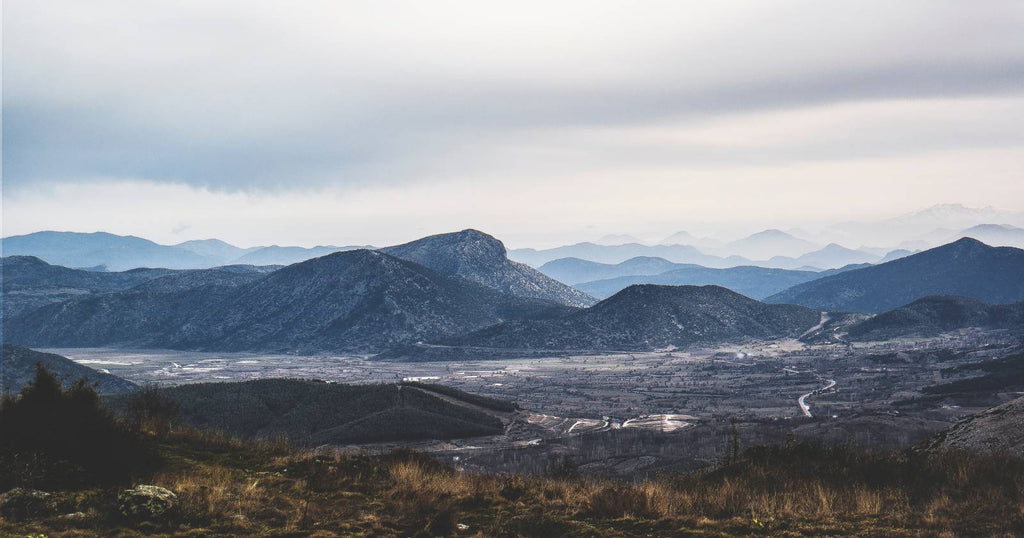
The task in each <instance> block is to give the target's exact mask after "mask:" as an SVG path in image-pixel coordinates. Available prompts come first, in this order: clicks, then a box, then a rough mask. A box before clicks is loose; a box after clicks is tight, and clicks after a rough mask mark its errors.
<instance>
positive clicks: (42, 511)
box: [0, 488, 54, 520]
mask: <svg viewBox="0 0 1024 538" xmlns="http://www.w3.org/2000/svg"><path fill="white" fill-rule="evenodd" d="M53 511H54V502H53V499H52V495H50V494H49V493H47V492H45V491H39V490H35V489H23V488H14V489H12V490H10V491H8V492H7V493H4V494H3V495H0V516H3V517H5V518H7V519H11V520H21V519H29V518H37V517H46V516H48V515H51V514H52V513H53Z"/></svg>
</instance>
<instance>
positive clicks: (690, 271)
mask: <svg viewBox="0 0 1024 538" xmlns="http://www.w3.org/2000/svg"><path fill="white" fill-rule="evenodd" d="M817 278H821V273H816V272H813V271H789V270H786V269H767V268H764V267H749V266H747V267H730V268H729V269H709V268H707V267H700V266H689V267H682V268H679V269H673V270H671V271H666V272H664V273H661V274H657V275H652V276H622V277H618V278H611V279H606V280H595V281H593V282H584V283H581V284H576V287H577V288H579V289H581V290H583V291H585V292H587V293H588V294H590V295H593V296H594V297H598V298H602V299H603V298H607V297H611V296H612V295H614V294H616V293H618V292H619V291H621V290H623V289H625V288H627V287H629V286H632V285H634V284H662V285H669V286H683V285H697V286H703V285H707V284H713V285H717V286H722V287H725V288H729V289H730V290H733V291H735V292H737V293H742V294H743V295H746V296H747V297H750V298H753V299H763V298H765V297H768V296H769V295H773V294H776V293H779V292H780V291H782V290H785V289H787V288H790V287H792V286H795V285H797V284H801V283H804V282H808V281H810V280H814V279H817Z"/></svg>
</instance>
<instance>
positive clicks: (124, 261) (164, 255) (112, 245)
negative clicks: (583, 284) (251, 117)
mask: <svg viewBox="0 0 1024 538" xmlns="http://www.w3.org/2000/svg"><path fill="white" fill-rule="evenodd" d="M1022 226H1024V214H1018V213H1012V212H1005V211H998V210H995V209H992V208H982V209H972V208H967V207H964V206H962V205H958V204H948V205H939V206H933V207H931V208H928V209H925V210H922V211H919V212H916V213H912V214H908V215H903V216H900V217H896V218H893V219H888V220H885V221H878V222H852V223H838V224H833V225H830V226H827V227H825V228H822V229H820V230H818V231H816V232H807V231H805V230H797V229H788V230H779V229H767V230H763V231H760V232H756V233H752V234H749V235H745V236H742V237H735V236H733V237H728V236H723V237H705V236H701V235H699V234H693V233H690V232H687V231H678V232H676V233H673V234H672V235H670V236H668V237H664V238H663V239H661V240H659V241H657V244H655V243H653V242H652V243H645V242H644V241H642V240H641V239H639V238H638V237H637V236H636V235H629V234H624V233H613V234H608V235H605V236H603V237H601V238H600V239H598V240H597V241H596V242H593V243H587V242H583V243H577V244H573V245H566V246H561V247H555V248H545V249H532V248H516V249H511V250H509V251H508V257H509V258H511V259H512V260H514V261H518V262H522V263H526V264H528V265H531V266H533V267H540V266H541V265H544V264H545V263H547V262H550V261H553V260H556V259H560V258H567V257H574V258H580V259H585V260H589V261H595V262H600V263H611V264H616V263H621V262H623V261H626V260H628V259H630V258H634V257H638V256H640V257H661V258H664V259H665V260H667V261H669V262H673V263H690V264H698V265H702V266H705V267H711V268H728V267H737V266H742V265H756V266H759V267H768V268H778V269H799V270H824V269H837V268H840V267H844V266H847V265H850V264H859V263H880V262H884V261H890V260H892V259H895V258H896V257H898V256H902V255H906V254H909V253H912V252H915V251H920V250H926V249H928V248H932V247H935V246H939V245H942V244H946V243H949V242H952V241H955V240H956V239H960V238H962V237H974V238H976V239H979V240H981V241H983V242H985V243H987V244H990V245H993V246H1015V247H1018V248H1020V247H1024V228H1022ZM2 247H3V254H4V255H5V256H10V255H30V256H36V257H38V258H40V259H42V260H44V261H46V262H49V263H52V264H56V265H61V266H64V267H71V268H94V269H99V270H107V271H122V270H127V269H133V268H138V267H151V268H156V267H159V268H167V269H198V268H210V267H215V266H219V265H229V264H242V265H290V264H292V263H297V262H300V261H305V260H307V259H311V258H315V257H318V256H323V255H326V254H330V253H332V252H340V251H345V250H354V249H358V248H367V249H372V248H374V247H371V246H334V245H322V246H316V247H299V246H287V245H283V246H282V245H272V246H262V247H251V248H240V247H237V246H234V245H231V244H229V243H227V242H225V241H222V240H219V239H201V240H190V241H185V242H182V243H178V244H175V245H159V244H157V243H154V242H152V241H149V240H147V239H142V238H139V237H132V236H117V235H113V234H109V233H103V232H97V233H75V232H54V231H44V232H36V233H31V234H27V235H21V236H12V237H7V238H5V239H3V240H2ZM618 276H625V275H618Z"/></svg>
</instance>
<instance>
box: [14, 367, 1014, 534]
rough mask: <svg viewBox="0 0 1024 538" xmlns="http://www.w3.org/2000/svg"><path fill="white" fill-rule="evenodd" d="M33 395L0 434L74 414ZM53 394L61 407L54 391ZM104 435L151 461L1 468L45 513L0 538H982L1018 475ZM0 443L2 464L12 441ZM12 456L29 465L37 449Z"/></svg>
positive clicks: (753, 456) (802, 456)
mask: <svg viewBox="0 0 1024 538" xmlns="http://www.w3.org/2000/svg"><path fill="white" fill-rule="evenodd" d="M39 384H40V383H39V382H37V383H36V384H35V385H33V387H35V388H30V389H27V390H26V393H23V395H22V396H21V397H20V398H18V399H8V400H5V401H4V405H3V408H2V409H0V425H4V426H3V427H4V428H6V427H7V425H8V424H10V422H8V418H9V416H10V415H11V414H15V415H17V414H18V413H22V412H24V410H25V409H26V408H29V407H35V408H37V409H44V408H45V409H49V410H50V411H51V412H52V413H54V415H53V416H54V417H56V416H59V415H63V414H65V413H69V412H71V411H70V409H69V408H68V407H66V406H63V404H53V401H54V400H52V399H51V400H49V401H50V403H49V404H46V405H42V404H39V403H38V402H39V400H37V399H36V397H35V396H33V393H32V391H33V390H39V389H38V386H39ZM56 390H57V391H58V392H60V389H59V386H57V389H56ZM85 392H87V388H82V387H78V388H74V389H71V391H64V392H61V394H62V396H61V398H65V397H73V396H74V395H75V394H78V396H74V397H77V398H80V400H75V401H78V402H82V403H80V405H81V406H83V407H84V408H87V409H90V410H92V409H96V407H95V399H91V400H90V399H89V398H86V397H84V396H81V394H83V393H85ZM58 400H59V399H58ZM33 402H36V403H33ZM143 404H145V402H143ZM149 407H154V408H156V409H164V408H163V407H160V406H152V405H150V406H149ZM146 408H147V405H139V406H136V408H135V409H136V410H137V411H138V410H140V409H141V410H144V409H146ZM90 412H92V411H90ZM103 416H104V417H105V418H109V415H103ZM61 420H64V419H61ZM113 424H117V425H118V427H119V428H127V429H128V430H132V431H131V433H132V434H133V435H137V436H138V439H141V440H142V443H141V444H139V445H132V446H137V447H138V449H139V450H143V451H145V450H147V447H149V448H151V449H152V450H153V454H154V455H155V456H156V458H157V461H156V464H155V465H153V466H150V467H146V466H140V467H136V468H132V469H130V472H126V473H124V474H122V475H120V480H114V481H103V480H92V479H95V478H99V477H96V476H93V477H92V478H91V479H88V480H81V481H76V482H71V483H65V484H55V483H45V482H36V481H34V480H33V479H31V477H26V476H13V475H12V474H11V471H10V468H9V467H7V466H3V467H0V473H3V477H2V479H3V480H5V481H6V482H4V483H5V484H6V486H5V488H6V487H11V486H21V487H28V488H37V489H43V488H44V487H45V488H47V489H48V491H50V492H52V495H51V497H52V501H51V502H50V505H51V506H52V509H50V510H49V511H44V512H40V513H36V514H23V515H21V516H20V517H9V518H8V519H3V518H2V517H0V534H3V535H15V536H17V535H22V536H24V535H38V534H40V533H42V534H46V535H47V536H85V535H96V534H99V535H120V536H134V535H141V534H161V535H175V536H237V535H246V534H260V535H268V536H353V535H355V536H360V535H366V536H370V535H372V536H410V535H413V536H416V535H418V536H448V535H453V536H562V535H564V536H634V535H637V536H679V535H694V536H722V535H770V536H812V535H862V536H880V535H882V536H902V535H934V536H961V535H972V536H977V535H1019V534H1020V533H1022V532H1024V516H1022V514H1024V461H1022V460H1020V459H1016V458H1012V457H1008V456H998V455H988V456H978V455H969V454H966V453H944V454H938V455H933V454H927V453H917V452H882V451H872V450H867V449H864V448H860V447H856V446H848V445H844V446H825V445H821V444H815V443H807V442H795V441H794V442H790V443H787V444H784V445H781V446H763V447H754V448H751V449H748V450H747V451H745V452H742V453H738V454H734V453H733V452H732V451H729V457H728V458H727V461H724V462H723V463H722V464H721V465H719V466H717V467H716V468H714V469H710V470H707V471H703V472H699V473H695V474H685V475H677V474H666V475H664V476H660V477H657V478H653V479H649V480H645V481H641V482H636V483H624V482H617V481H611V480H604V479H596V478H586V477H582V476H580V475H579V474H577V473H574V472H572V470H571V469H560V471H559V472H558V473H557V474H556V475H551V476H523V475H482V474H474V473H468V472H463V471H460V470H459V469H458V468H456V467H453V466H451V465H448V464H446V463H442V462H438V461H437V460H435V459H434V458H431V457H429V456H427V455H424V454H419V453H415V452H409V451H396V452H392V453H390V454H387V455H383V456H368V455H341V454H337V453H334V452H331V451H326V452H325V451H309V450H301V449H296V448H292V447H290V446H289V445H288V444H286V443H283V442H276V443H272V442H268V441H263V442H259V441H240V440H238V439H235V438H232V437H229V436H227V435H224V434H220V433H217V432H215V431H211V430H197V429H194V428H191V427H185V426H180V425H178V426H174V427H171V428H169V429H165V428H164V427H163V426H161V425H160V424H163V421H162V420H159V419H156V420H152V421H147V420H140V419H139V418H138V417H137V416H136V417H135V418H134V419H133V420H132V424H134V425H133V426H125V425H124V424H122V423H121V422H117V421H114V422H113ZM154 424H156V425H155V426H154ZM37 428H43V426H42V425H37ZM8 432H9V430H2V431H0V433H3V434H7V433H8ZM78 434H79V435H81V432H80V431H79V433H78ZM69 435H70V434H69ZM0 438H2V439H3V442H4V446H5V449H7V450H10V449H11V448H12V445H10V443H9V442H8V440H9V439H10V438H9V437H8V436H7V435H3V437H0ZM14 448H15V450H17V451H19V452H18V453H19V454H27V453H36V452H35V451H36V450H38V449H41V448H42V447H40V446H38V445H37V446H35V447H34V448H31V449H29V448H24V447H21V448H17V447H14ZM40 454H43V453H42V452H41V453H40ZM46 454H49V453H48V452H46ZM58 456H59V455H58ZM134 484H151V485H154V486H159V487H162V488H166V489H168V490H170V491H171V492H173V493H174V494H175V495H176V502H175V505H174V508H173V510H171V511H168V512H167V513H166V514H164V515H163V516H162V517H160V518H155V519H151V520H141V521H140V520H138V519H128V518H127V517H126V516H125V515H123V511H119V510H118V504H117V503H118V500H117V499H118V494H119V493H120V492H122V491H123V490H124V489H125V488H127V487H129V486H131V485H134ZM68 514H75V515H74V517H69V516H68Z"/></svg>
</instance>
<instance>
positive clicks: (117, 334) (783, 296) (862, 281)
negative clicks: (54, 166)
mask: <svg viewBox="0 0 1024 538" xmlns="http://www.w3.org/2000/svg"><path fill="white" fill-rule="evenodd" d="M203 246H204V248H205V247H209V248H211V249H218V248H223V245H218V244H216V243H204V244H203ZM627 246H628V245H627ZM3 268H4V273H5V274H4V277H5V278H4V282H3V299H4V317H3V320H4V340H5V341H6V342H10V343H18V344H23V345H33V346H41V347H91V346H136V347H157V348H170V349H206V350H225V351H284V352H301V353H312V352H320V351H331V352H361V353H363V352H365V353H377V352H380V351H384V350H388V349H396V348H398V347H402V346H410V345H412V346H415V345H419V344H424V345H428V344H430V345H434V344H441V345H444V346H448V345H455V346H459V347H463V348H465V347H467V346H468V347H474V346H476V347H480V348H496V349H527V350H536V349H547V348H548V347H551V348H552V349H595V350H615V349H621V350H645V349H659V348H666V347H673V346H676V347H681V346H685V345H690V344H705V343H714V342H720V341H736V340H743V339H749V338H777V337H784V336H793V335H794V334H796V335H800V334H802V332H799V331H798V330H800V329H803V330H806V329H807V328H808V327H810V326H813V325H816V324H817V323H818V321H819V315H820V313H821V312H822V311H829V312H833V313H835V312H839V311H856V312H868V313H879V312H885V311H887V310H893V309H896V308H900V307H903V309H902V310H899V311H896V312H892V313H889V314H883V315H880V316H876V317H875V318H874V319H873V320H869V321H870V323H868V322H865V323H864V324H862V325H860V326H859V327H860V328H857V329H853V328H851V331H853V334H854V335H855V336H856V337H858V338H859V337H861V336H863V337H866V338H867V337H871V335H872V334H883V333H884V332H885V331H890V332H891V333H892V334H896V333H899V334H909V333H925V332H928V331H933V332H934V331H935V330H945V329H944V328H945V327H951V326H955V325H956V324H958V323H959V324H963V323H968V324H977V325H978V326H989V327H1000V326H1004V325H1006V324H1007V323H1011V324H1012V323H1014V322H1013V320H1015V319H1017V318H1015V317H1013V316H1014V315H1016V314H1013V313H1012V312H1015V311H1012V312H1011V313H1010V314H1006V313H1004V312H1003V307H998V306H996V307H988V306H987V305H980V306H979V305H976V304H974V303H971V302H969V301H967V300H957V301H958V302H957V301H952V300H949V299H944V300H941V301H936V300H932V301H931V302H929V301H924V302H921V303H915V304H911V303H913V302H914V301H916V300H918V299H921V298H923V297H926V296H929V295H959V296H964V297H969V298H973V299H976V300H980V301H985V302H988V303H992V304H1004V303H1011V302H1016V301H1024V251H1022V250H1020V249H1015V248H1008V247H999V248H996V247H990V246H987V245H985V244H983V243H981V242H979V241H976V240H973V239H962V240H959V241H956V242H954V243H951V244H949V245H945V246H942V247H938V248H935V249H931V250H928V251H925V252H921V253H917V254H913V255H909V256H906V257H904V258H900V259H897V260H894V261H890V262H886V263H882V264H879V265H874V266H866V267H864V266H857V265H854V266H848V267H845V268H842V269H835V270H829V271H824V272H812V271H796V270H783V269H771V268H763V267H732V268H728V269H715V268H707V267H701V266H696V265H688V264H674V263H672V262H671V261H669V260H665V259H660V258H650V257H646V258H634V259H630V260H627V261H625V262H623V263H618V264H614V265H612V264H600V263H595V262H589V261H585V260H580V259H566V260H559V261H556V262H551V263H549V264H547V265H545V266H544V268H545V270H546V271H549V272H550V273H551V274H552V275H556V276H559V277H561V278H563V279H566V280H570V281H575V280H577V279H579V278H591V277H595V276H602V275H615V274H617V272H620V271H628V272H639V273H653V274H642V275H639V276H638V275H626V276H617V277H612V278H605V279H598V280H594V281H590V282H576V286H577V287H579V288H581V289H583V290H589V291H591V292H593V293H594V294H595V295H598V296H608V298H607V299H605V300H604V301H601V302H600V303H598V304H596V305H594V306H590V307H589V308H582V307H587V306H589V305H591V304H593V303H594V301H595V299H594V298H592V297H591V296H590V295H588V294H587V293H584V291H580V290H579V289H574V288H572V287H569V286H567V285H565V284H563V283H561V282H558V281H556V280H555V279H553V278H551V277H549V276H546V275H544V274H542V273H541V272H540V271H537V270H534V269H532V268H530V267H528V266H526V265H524V264H521V263H516V262H512V261H510V260H509V259H508V257H507V255H506V250H505V247H504V245H503V244H502V243H501V242H500V241H498V240H497V239H495V238H493V237H491V236H489V235H487V234H484V233H482V232H479V231H476V230H463V231H461V232H455V233H450V234H441V235H436V236H430V237H426V238H423V239H420V240H417V241H413V242H410V243H406V244H403V245H397V246H393V247H387V248H384V249H380V250H351V251H343V252H335V253H332V254H328V255H325V256H321V257H317V258H313V259H311V260H306V261H303V262H300V263H296V264H292V265H288V266H286V267H283V268H278V267H266V266H248V265H229V266H221V267H215V268H210V269H191V270H170V269H138V270H133V271H126V272H95V271H86V270H79V269H69V268H66V267H60V266H54V265H51V264H48V263H45V262H43V261H42V260H39V259H37V258H33V257H28V256H11V257H7V258H5V259H4V260H3ZM665 269H667V270H665ZM652 283H656V284H665V285H652ZM634 284H641V285H634ZM703 284H715V285H711V286H702V287H698V286H696V285H703ZM722 285H724V286H727V287H729V288H732V290H731V291H730V290H729V289H725V288H724V287H720V286H722ZM737 292H738V293H737ZM744 295H746V296H744ZM766 295H768V296H769V297H768V299H767V300H766V301H765V302H766V303H771V304H765V303H761V302H758V301H757V300H755V299H756V298H760V297H764V296H766ZM951 301H952V302H951ZM792 305H799V306H792ZM904 305H906V306H904ZM581 308H582V309H581ZM986 316H987V317H986ZM840 317H841V316H838V315H833V316H832V318H831V319H834V320H838V319H840ZM947 318H948V319H947ZM843 319H847V320H851V321H850V322H849V323H846V324H845V325H843V327H848V326H850V323H854V322H855V321H860V320H862V319H863V316H860V317H849V316H847V317H844V318H843ZM986 319H988V320H995V321H992V322H991V323H989V322H987V321H985V320H986ZM1000 320H1002V321H1000ZM1005 320H1010V321H1005ZM833 325H835V323H833ZM832 327H833V326H829V331H831V330H832ZM894 327H895V328H894ZM856 331H861V332H859V333H858V332H856ZM830 334H831V333H830ZM886 334H888V333H886Z"/></svg>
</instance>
